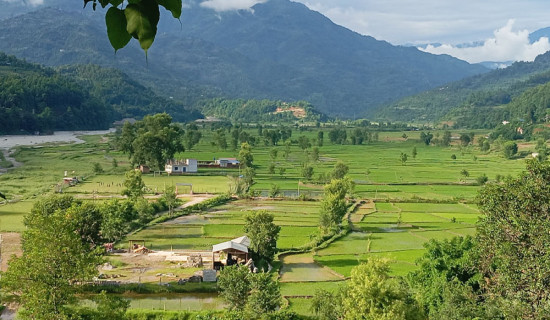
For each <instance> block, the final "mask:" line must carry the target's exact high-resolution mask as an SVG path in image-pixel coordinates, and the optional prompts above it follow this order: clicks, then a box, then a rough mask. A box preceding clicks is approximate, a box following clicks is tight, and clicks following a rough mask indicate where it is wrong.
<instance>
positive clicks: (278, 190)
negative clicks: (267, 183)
mask: <svg viewBox="0 0 550 320" xmlns="http://www.w3.org/2000/svg"><path fill="white" fill-rule="evenodd" d="M279 193H281V188H280V187H279V186H278V185H276V184H274V183H272V184H271V188H270V189H269V196H270V197H271V198H275V197H276V196H278V195H279Z"/></svg>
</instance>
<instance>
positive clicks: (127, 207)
mask: <svg viewBox="0 0 550 320" xmlns="http://www.w3.org/2000/svg"><path fill="white" fill-rule="evenodd" d="M133 201H136V202H138V203H139V201H138V200H137V199H135V200H129V201H128V200H126V201H121V200H119V199H113V200H111V201H108V202H105V203H104V204H103V205H102V206H101V215H102V217H103V218H102V220H103V223H102V224H101V235H102V236H103V237H104V238H105V239H107V240H109V241H111V242H114V241H116V240H119V239H122V237H124V235H125V234H126V233H128V231H129V230H130V222H131V221H133V220H134V219H136V218H137V212H136V211H135V210H134V206H133Z"/></svg>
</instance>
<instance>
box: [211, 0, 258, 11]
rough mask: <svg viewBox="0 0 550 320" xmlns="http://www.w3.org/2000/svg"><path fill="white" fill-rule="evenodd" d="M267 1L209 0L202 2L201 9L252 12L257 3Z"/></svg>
mask: <svg viewBox="0 0 550 320" xmlns="http://www.w3.org/2000/svg"><path fill="white" fill-rule="evenodd" d="M265 1H266V0H207V1H204V2H201V7H205V8H210V9H214V10H216V11H218V12H221V11H232V10H250V8H252V6H254V5H255V4H257V3H262V2H265Z"/></svg>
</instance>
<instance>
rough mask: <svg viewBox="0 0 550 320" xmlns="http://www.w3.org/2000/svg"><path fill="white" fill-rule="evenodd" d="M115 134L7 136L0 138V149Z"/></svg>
mask: <svg viewBox="0 0 550 320" xmlns="http://www.w3.org/2000/svg"><path fill="white" fill-rule="evenodd" d="M112 132H115V129H109V130H94V131H56V132H54V134H52V135H44V136H39V135H7V136H0V149H11V148H14V147H17V146H32V145H39V144H43V143H55V142H75V143H82V142H84V141H82V140H80V139H78V137H77V136H85V135H96V134H107V133H112Z"/></svg>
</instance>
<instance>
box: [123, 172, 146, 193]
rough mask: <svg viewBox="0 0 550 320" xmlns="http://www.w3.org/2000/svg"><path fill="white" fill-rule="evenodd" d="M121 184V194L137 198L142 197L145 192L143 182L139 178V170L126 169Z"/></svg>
mask: <svg viewBox="0 0 550 320" xmlns="http://www.w3.org/2000/svg"><path fill="white" fill-rule="evenodd" d="M123 185H124V190H122V195H123V196H128V198H131V199H137V198H139V197H143V194H144V193H145V190H144V189H145V183H144V182H143V179H141V171H139V170H130V171H127V172H126V174H125V178H124V183H123Z"/></svg>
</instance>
